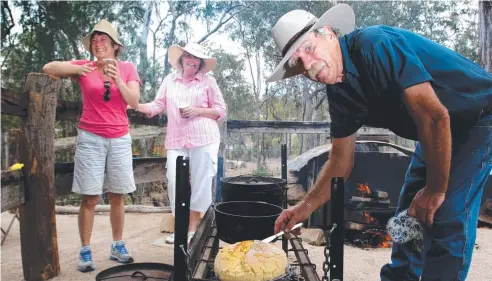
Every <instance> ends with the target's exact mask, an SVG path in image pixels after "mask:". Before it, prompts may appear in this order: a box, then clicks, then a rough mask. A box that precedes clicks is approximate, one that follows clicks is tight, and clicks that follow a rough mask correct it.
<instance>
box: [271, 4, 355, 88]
mask: <svg viewBox="0 0 492 281" xmlns="http://www.w3.org/2000/svg"><path fill="white" fill-rule="evenodd" d="M323 26H329V27H331V28H334V29H337V30H338V31H340V33H341V35H345V34H347V33H350V32H352V31H353V30H354V28H355V14H354V11H353V10H352V7H350V6H349V5H347V4H338V5H336V6H334V7H332V8H331V9H329V10H328V11H326V12H325V13H324V14H323V15H322V16H321V17H320V18H319V19H318V18H317V17H315V16H314V15H313V14H311V13H309V12H307V11H304V10H293V11H290V12H288V13H287V14H285V15H283V16H282V17H281V18H280V19H279V20H278V21H277V23H276V24H275V25H274V26H273V28H272V36H273V40H274V41H275V44H276V45H277V48H278V49H279V50H280V51H281V52H282V60H281V61H280V63H279V64H278V65H277V67H275V70H274V71H273V74H271V75H270V77H268V79H267V81H266V82H267V83H268V82H274V81H278V80H282V79H285V78H288V77H292V76H295V75H298V74H300V73H301V72H302V68H301V67H295V68H291V67H289V65H288V63H287V61H288V60H289V59H290V57H291V56H292V54H293V53H294V52H295V51H296V50H297V48H298V47H299V45H301V43H302V42H303V41H304V38H305V37H306V36H307V35H308V34H309V32H311V31H313V30H315V29H317V28H319V27H323Z"/></svg>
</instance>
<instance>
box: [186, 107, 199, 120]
mask: <svg viewBox="0 0 492 281" xmlns="http://www.w3.org/2000/svg"><path fill="white" fill-rule="evenodd" d="M199 115H201V108H198V107H193V106H189V107H187V108H184V109H183V111H182V112H181V116H182V117H183V118H192V117H195V116H199Z"/></svg>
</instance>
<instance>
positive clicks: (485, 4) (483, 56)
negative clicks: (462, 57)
mask: <svg viewBox="0 0 492 281" xmlns="http://www.w3.org/2000/svg"><path fill="white" fill-rule="evenodd" d="M478 5H479V8H478V10H479V14H480V19H479V26H480V27H479V28H480V30H479V35H478V36H479V37H478V38H479V39H478V45H479V46H478V52H479V54H480V64H481V65H482V67H483V68H485V70H487V71H488V72H490V73H492V1H480V2H479V4H478Z"/></svg>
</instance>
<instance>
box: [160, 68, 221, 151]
mask: <svg viewBox="0 0 492 281" xmlns="http://www.w3.org/2000/svg"><path fill="white" fill-rule="evenodd" d="M180 106H193V107H201V108H215V109H216V110H217V112H218V113H219V118H217V120H214V119H211V118H208V117H203V116H196V117H193V118H182V117H181V114H180V112H179V107H180ZM164 109H165V110H166V111H167V133H166V149H180V148H190V147H198V146H203V145H207V144H209V143H212V142H214V141H217V140H220V131H219V125H218V121H220V120H223V119H225V117H226V110H227V109H226V104H225V102H224V98H223V97H222V93H221V92H220V89H219V87H218V86H217V82H216V81H215V78H213V77H212V76H210V75H208V74H203V73H198V74H196V75H195V77H194V79H193V80H191V81H185V80H184V79H183V77H182V73H181V71H179V72H173V73H171V74H169V75H167V76H166V78H164V81H163V82H162V84H161V86H160V87H159V90H158V91H157V94H156V97H155V99H154V101H152V102H151V103H150V117H152V116H154V115H156V114H159V113H161V112H162V111H163V110H164Z"/></svg>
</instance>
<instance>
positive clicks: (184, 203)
mask: <svg viewBox="0 0 492 281" xmlns="http://www.w3.org/2000/svg"><path fill="white" fill-rule="evenodd" d="M190 197H191V186H190V160H189V158H188V157H183V156H178V158H177V159H176V198H175V219H174V225H175V227H174V228H175V229H174V235H175V236H174V274H173V279H174V280H189V279H188V276H187V272H188V263H189V260H188V224H189V220H190Z"/></svg>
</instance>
